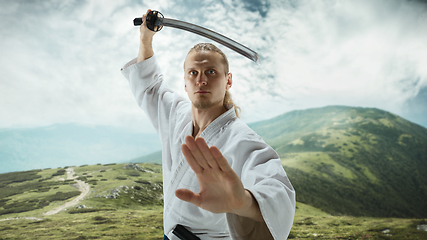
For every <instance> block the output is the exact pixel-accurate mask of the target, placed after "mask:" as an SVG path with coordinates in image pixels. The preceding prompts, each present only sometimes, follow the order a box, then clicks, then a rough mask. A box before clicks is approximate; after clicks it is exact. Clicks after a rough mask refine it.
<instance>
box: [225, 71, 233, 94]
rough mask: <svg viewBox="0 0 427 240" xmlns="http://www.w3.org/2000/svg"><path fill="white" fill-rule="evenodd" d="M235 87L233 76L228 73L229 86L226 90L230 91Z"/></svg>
mask: <svg viewBox="0 0 427 240" xmlns="http://www.w3.org/2000/svg"><path fill="white" fill-rule="evenodd" d="M231 86H233V74H231V73H228V74H227V85H226V86H225V89H226V90H229V89H230V88H231Z"/></svg>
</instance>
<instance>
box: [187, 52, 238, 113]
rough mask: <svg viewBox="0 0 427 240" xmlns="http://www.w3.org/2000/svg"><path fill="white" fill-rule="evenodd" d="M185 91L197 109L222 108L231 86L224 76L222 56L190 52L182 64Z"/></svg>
mask: <svg viewBox="0 0 427 240" xmlns="http://www.w3.org/2000/svg"><path fill="white" fill-rule="evenodd" d="M184 74H185V75H184V79H185V91H186V92H187V94H188V97H189V98H190V100H191V102H192V103H193V106H194V107H196V108H198V109H207V108H211V107H216V106H218V107H222V106H223V101H224V96H225V91H226V90H228V89H230V87H231V85H232V75H231V73H227V74H225V66H224V63H223V60H222V56H221V55H220V54H219V53H217V52H214V51H197V52H196V51H191V52H190V53H189V54H188V55H187V58H186V59H185V62H184Z"/></svg>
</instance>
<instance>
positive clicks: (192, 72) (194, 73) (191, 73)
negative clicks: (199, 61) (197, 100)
mask: <svg viewBox="0 0 427 240" xmlns="http://www.w3.org/2000/svg"><path fill="white" fill-rule="evenodd" d="M189 74H190V75H197V71H190V72H189Z"/></svg>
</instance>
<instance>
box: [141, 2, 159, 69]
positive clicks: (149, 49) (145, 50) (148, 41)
mask: <svg viewBox="0 0 427 240" xmlns="http://www.w3.org/2000/svg"><path fill="white" fill-rule="evenodd" d="M150 11H151V9H148V10H147V12H146V13H145V14H144V15H143V16H142V21H143V24H141V27H140V28H139V31H140V38H139V40H140V41H139V52H138V59H137V62H142V61H144V60H146V59H149V58H150V57H152V56H153V55H154V51H153V36H154V34H156V32H154V31H151V30H150V29H148V28H147V25H146V24H145V18H146V17H147V14H148V13H149V12H150Z"/></svg>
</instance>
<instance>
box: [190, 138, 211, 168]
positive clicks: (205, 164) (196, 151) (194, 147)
mask: <svg viewBox="0 0 427 240" xmlns="http://www.w3.org/2000/svg"><path fill="white" fill-rule="evenodd" d="M185 143H186V145H187V147H188V149H190V151H191V154H192V155H193V157H194V159H196V161H197V163H198V164H199V165H200V166H201V167H202V168H203V169H209V168H210V166H209V164H208V162H207V161H206V159H205V157H204V156H203V154H202V152H201V151H200V149H199V147H198V146H197V144H196V140H195V139H194V138H193V137H192V136H187V137H186V138H185Z"/></svg>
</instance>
